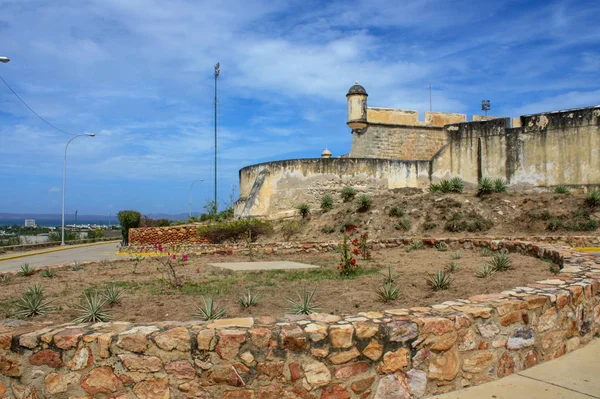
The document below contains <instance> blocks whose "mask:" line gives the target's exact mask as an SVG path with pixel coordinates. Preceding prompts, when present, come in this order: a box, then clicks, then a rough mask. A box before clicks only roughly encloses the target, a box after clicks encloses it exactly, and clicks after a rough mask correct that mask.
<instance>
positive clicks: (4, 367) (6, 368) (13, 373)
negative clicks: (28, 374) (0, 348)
mask: <svg viewBox="0 0 600 399" xmlns="http://www.w3.org/2000/svg"><path fill="white" fill-rule="evenodd" d="M0 373H1V374H4V375H5V376H7V377H20V376H21V367H20V365H19V361H18V360H17V359H9V358H7V357H6V356H4V355H0Z"/></svg>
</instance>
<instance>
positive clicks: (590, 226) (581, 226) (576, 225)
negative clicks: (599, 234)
mask: <svg viewBox="0 0 600 399" xmlns="http://www.w3.org/2000/svg"><path fill="white" fill-rule="evenodd" d="M570 228H571V230H573V231H594V230H596V229H597V228H598V221H597V220H594V219H587V220H575V221H574V222H573V223H571V225H570Z"/></svg>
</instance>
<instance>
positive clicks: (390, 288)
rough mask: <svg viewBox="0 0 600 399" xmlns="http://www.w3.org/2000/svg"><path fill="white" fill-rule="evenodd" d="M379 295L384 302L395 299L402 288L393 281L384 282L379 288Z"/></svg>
mask: <svg viewBox="0 0 600 399" xmlns="http://www.w3.org/2000/svg"><path fill="white" fill-rule="evenodd" d="M377 295H379V298H380V299H381V300H382V301H383V302H389V301H394V300H396V299H398V297H399V296H400V289H399V288H398V287H396V286H395V285H393V284H392V283H391V282H388V283H384V284H382V285H381V287H379V288H378V289H377Z"/></svg>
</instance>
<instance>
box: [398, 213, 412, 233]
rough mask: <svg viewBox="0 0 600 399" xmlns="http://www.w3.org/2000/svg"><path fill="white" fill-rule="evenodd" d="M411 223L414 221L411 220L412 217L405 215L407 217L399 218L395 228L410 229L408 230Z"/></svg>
mask: <svg viewBox="0 0 600 399" xmlns="http://www.w3.org/2000/svg"><path fill="white" fill-rule="evenodd" d="M411 225H412V222H411V220H410V218H409V217H408V216H405V217H401V218H400V219H398V223H396V224H395V225H394V228H395V229H396V230H402V231H408V230H410V226H411Z"/></svg>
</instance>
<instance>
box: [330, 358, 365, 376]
mask: <svg viewBox="0 0 600 399" xmlns="http://www.w3.org/2000/svg"><path fill="white" fill-rule="evenodd" d="M368 370H369V363H367V362H358V363H354V364H349V365H347V366H342V367H338V368H336V369H335V370H334V372H333V375H334V376H335V378H338V379H346V378H352V377H355V376H357V375H359V374H362V373H366V372H367V371H368Z"/></svg>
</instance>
